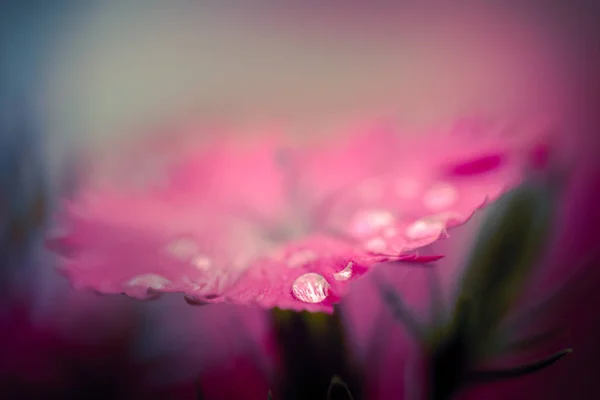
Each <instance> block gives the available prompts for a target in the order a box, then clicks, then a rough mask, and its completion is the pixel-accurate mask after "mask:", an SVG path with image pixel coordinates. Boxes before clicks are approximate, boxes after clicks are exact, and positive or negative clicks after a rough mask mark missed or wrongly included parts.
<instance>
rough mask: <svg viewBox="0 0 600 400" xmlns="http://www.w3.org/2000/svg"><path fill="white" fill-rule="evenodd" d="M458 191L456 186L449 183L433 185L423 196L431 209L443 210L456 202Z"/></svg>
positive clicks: (426, 205) (424, 201)
mask: <svg viewBox="0 0 600 400" xmlns="http://www.w3.org/2000/svg"><path fill="white" fill-rule="evenodd" d="M457 199H458V193H457V191H456V189H455V188H454V186H452V185H450V184H448V183H437V184H435V185H433V186H432V187H431V188H430V189H429V190H428V191H427V193H425V196H424V197H423V204H425V207H427V208H428V209H429V210H431V211H435V212H437V211H443V210H445V209H447V208H449V207H451V206H452V205H454V203H456V200H457Z"/></svg>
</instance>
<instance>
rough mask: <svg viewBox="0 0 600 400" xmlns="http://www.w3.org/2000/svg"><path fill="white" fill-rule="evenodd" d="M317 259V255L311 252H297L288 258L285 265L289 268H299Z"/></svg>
mask: <svg viewBox="0 0 600 400" xmlns="http://www.w3.org/2000/svg"><path fill="white" fill-rule="evenodd" d="M317 258H318V256H317V253H315V252H314V251H312V250H299V251H296V252H294V253H292V254H291V255H290V256H289V257H288V259H287V265H288V267H290V268H300V267H304V266H305V265H306V264H309V263H311V262H313V261H315V260H316V259H317Z"/></svg>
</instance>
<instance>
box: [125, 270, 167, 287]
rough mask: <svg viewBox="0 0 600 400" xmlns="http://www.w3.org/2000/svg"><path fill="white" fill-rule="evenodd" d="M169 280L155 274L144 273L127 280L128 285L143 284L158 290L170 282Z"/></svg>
mask: <svg viewBox="0 0 600 400" xmlns="http://www.w3.org/2000/svg"><path fill="white" fill-rule="evenodd" d="M170 283H171V281H170V280H168V279H167V278H165V277H162V276H160V275H157V274H144V275H139V276H136V277H135V278H132V279H130V280H129V282H127V285H128V286H143V287H148V288H151V289H155V290H160V289H162V288H163V287H165V286H166V285H168V284H170Z"/></svg>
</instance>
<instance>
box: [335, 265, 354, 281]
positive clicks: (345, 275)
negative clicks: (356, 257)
mask: <svg viewBox="0 0 600 400" xmlns="http://www.w3.org/2000/svg"><path fill="white" fill-rule="evenodd" d="M352 267H354V263H353V262H352V261H350V262H349V263H348V264H346V267H345V268H344V269H343V270H341V271H340V272H337V273H335V274H333V277H334V278H335V280H336V281H347V280H348V279H350V278H352Z"/></svg>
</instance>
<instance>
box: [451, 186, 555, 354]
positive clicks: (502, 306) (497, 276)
mask: <svg viewBox="0 0 600 400" xmlns="http://www.w3.org/2000/svg"><path fill="white" fill-rule="evenodd" d="M549 189H550V188H549V187H547V186H544V185H540V184H534V183H530V184H526V185H523V186H521V187H519V188H517V189H515V190H513V191H511V192H509V193H507V194H506V195H504V196H503V197H502V198H501V199H500V200H498V202H497V203H496V204H494V205H493V206H492V207H491V209H490V210H489V211H488V214H487V217H486V219H485V221H484V223H483V225H482V227H481V229H480V231H479V235H478V238H477V239H476V242H475V245H474V247H473V250H472V252H471V256H470V259H469V261H468V264H467V267H466V269H465V274H464V276H463V280H462V283H461V285H460V287H459V295H458V297H459V303H462V304H463V305H464V304H467V303H468V305H469V318H468V321H467V324H468V329H467V333H468V335H469V340H470V341H473V342H474V343H473V345H474V346H475V347H476V349H475V351H476V352H481V351H482V350H483V349H482V348H481V346H485V344H486V343H487V341H489V340H490V338H491V337H492V336H493V334H494V331H495V330H496V329H497V327H498V326H499V324H500V322H501V321H502V320H503V318H504V317H505V316H506V314H507V313H508V311H509V310H510V308H511V307H512V306H513V304H514V302H515V300H516V299H517V297H518V296H519V294H520V293H521V291H522V289H523V287H524V285H525V283H526V280H527V278H528V277H529V276H530V274H531V272H532V269H533V267H535V266H536V264H537V263H538V262H539V261H540V258H541V255H542V254H543V250H544V247H545V245H546V244H547V243H548V239H549V231H550V228H551V221H552V218H553V211H554V207H553V206H554V204H553V203H554V195H553V194H554V193H553V192H552V191H551V190H549ZM456 312H457V311H455V313H456Z"/></svg>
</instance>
